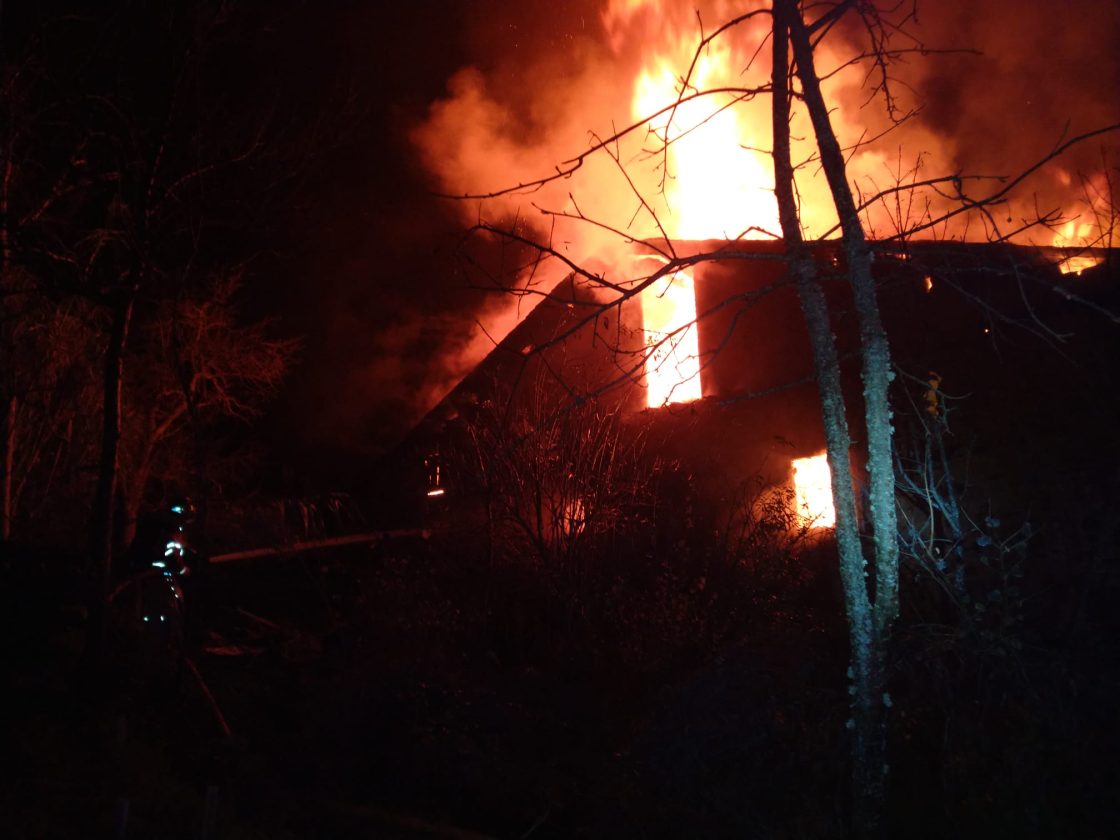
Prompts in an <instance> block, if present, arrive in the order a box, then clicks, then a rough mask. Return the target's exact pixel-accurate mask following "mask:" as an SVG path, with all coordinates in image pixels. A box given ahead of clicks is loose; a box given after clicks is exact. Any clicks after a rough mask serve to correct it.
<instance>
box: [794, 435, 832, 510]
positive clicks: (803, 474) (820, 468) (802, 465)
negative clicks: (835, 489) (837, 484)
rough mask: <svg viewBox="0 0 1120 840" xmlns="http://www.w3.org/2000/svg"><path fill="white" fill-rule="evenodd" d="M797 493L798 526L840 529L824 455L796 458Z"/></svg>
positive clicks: (795, 496) (829, 474) (795, 499)
mask: <svg viewBox="0 0 1120 840" xmlns="http://www.w3.org/2000/svg"><path fill="white" fill-rule="evenodd" d="M792 466H793V492H794V504H796V506H797V517H798V523H799V524H800V525H801V526H802V527H803V528H832V527H834V526H835V525H836V506H835V505H834V504H833V502H832V472H831V470H829V468H828V457H827V455H826V454H825V453H824V452H821V453H820V454H819V455H813V456H811V457H808V458H794V459H793V462H792Z"/></svg>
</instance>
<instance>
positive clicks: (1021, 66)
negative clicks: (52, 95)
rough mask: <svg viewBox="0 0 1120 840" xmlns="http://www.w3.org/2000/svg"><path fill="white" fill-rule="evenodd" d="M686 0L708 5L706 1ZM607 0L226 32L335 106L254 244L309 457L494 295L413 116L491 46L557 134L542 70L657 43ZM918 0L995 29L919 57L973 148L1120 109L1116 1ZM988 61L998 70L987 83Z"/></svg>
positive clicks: (501, 98) (504, 97)
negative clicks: (981, 78)
mask: <svg viewBox="0 0 1120 840" xmlns="http://www.w3.org/2000/svg"><path fill="white" fill-rule="evenodd" d="M148 5H151V4H148ZM156 5H157V6H158V5H159V4H156ZM187 5H190V4H187ZM669 5H670V6H673V8H674V9H677V10H678V11H683V12H684V13H687V14H689V15H691V14H692V12H691V9H692V4H680V6H679V7H678V6H675V5H673V4H669ZM234 6H237V4H234ZM602 6H603V3H600V2H594V1H593V0H579V2H564V3H557V2H554V0H553V2H544V1H543V0H532V1H531V2H520V3H517V4H513V3H508V2H502V0H426V2H422V3H417V4H401V3H384V2H373V0H365V2H362V1H361V0H349V2H346V1H344V0H332V2H311V0H280V1H279V2H273V3H269V4H262V5H261V7H260V8H261V11H260V12H259V13H258V12H256V11H255V10H254V11H253V12H252V13H251V14H250V15H249V17H248V18H247V19H249V20H255V19H256V18H258V17H259V25H255V26H250V27H249V29H251V30H252V31H251V33H250V32H246V33H245V35H244V44H243V45H241V44H236V43H235V44H232V45H226V49H227V51H226V53H225V54H224V58H222V59H221V61H224V62H225V63H224V65H222V70H221V72H225V73H227V74H228V76H229V83H230V84H231V85H232V86H233V87H235V88H236V89H237V90H238V91H240V95H243V96H244V97H245V102H246V108H249V109H251V108H253V107H257V106H259V102H260V101H261V100H262V99H268V98H269V97H273V98H277V99H278V101H280V102H282V103H283V104H282V106H281V107H280V111H281V113H282V114H283V117H284V119H285V120H287V121H288V124H289V125H290V126H293V127H294V126H296V125H299V124H301V123H314V124H316V126H317V128H316V132H317V133H316V137H317V138H318V139H317V141H316V143H315V144H314V145H313V146H312V147H309V148H308V149H307V152H306V154H305V155H304V156H303V159H302V160H300V161H299V165H298V167H297V168H298V169H299V170H300V172H299V175H298V177H297V178H296V179H295V180H296V181H297V182H298V184H297V186H296V187H294V188H293V189H291V190H289V191H287V192H286V193H284V197H283V200H282V201H277V202H276V204H275V205H274V206H272V207H270V208H269V209H268V210H265V211H263V215H264V216H265V217H266V218H265V220H264V227H265V228H266V229H267V231H268V232H267V234H266V235H264V236H263V237H262V239H261V248H260V250H259V254H258V256H257V258H256V259H254V260H253V262H252V263H251V266H252V275H251V291H252V296H251V301H252V304H253V307H252V308H253V309H254V314H275V315H278V316H279V317H280V319H281V320H280V325H281V328H282V329H283V331H284V332H286V333H289V334H295V335H302V336H304V340H305V348H304V351H303V356H302V361H301V364H300V367H299V369H298V370H297V372H296V373H295V375H294V376H293V377H292V380H291V382H290V385H289V387H288V388H287V390H286V392H285V394H284V396H283V398H282V399H281V400H280V401H279V403H278V405H277V406H276V409H275V410H274V411H273V412H272V414H271V415H270V416H269V418H267V419H266V422H265V427H266V428H267V429H268V430H269V432H268V433H269V435H270V436H271V437H272V438H273V439H274V441H275V442H276V444H277V445H278V446H279V447H281V448H283V449H285V450H287V451H289V452H290V453H292V454H293V455H294V456H296V457H297V459H298V458H299V455H300V453H308V456H307V460H308V461H309V462H310V461H321V460H322V458H323V456H324V453H335V454H341V455H343V456H348V455H349V454H352V453H364V454H373V453H376V452H378V451H379V450H381V449H382V448H383V447H385V446H386V445H388V444H391V442H392V441H393V440H394V438H395V437H396V436H399V435H400V434H402V433H403V432H404V431H406V430H407V429H408V427H409V425H410V424H411V423H412V422H414V421H415V419H417V414H418V411H419V409H420V407H421V406H422V405H423V404H424V403H425V401H430V400H431V399H432V395H433V393H434V391H433V387H435V388H436V389H437V390H438V386H439V384H440V383H441V382H445V378H441V376H440V368H441V365H442V363H443V360H445V359H446V358H448V357H450V356H454V354H455V352H456V348H457V347H459V346H461V345H462V343H463V342H464V340H465V337H466V334H467V332H468V331H469V329H470V328H471V326H472V324H473V321H474V317H475V313H476V312H479V311H482V310H484V309H485V304H484V302H483V300H482V298H481V297H480V294H479V293H478V292H477V291H472V290H470V289H467V288H464V282H463V278H462V273H461V271H460V270H459V266H458V265H457V261H456V252H455V242H456V236H455V234H456V231H458V230H460V229H461V227H462V218H463V210H464V208H463V207H455V206H450V205H449V204H448V203H447V202H446V201H443V200H440V199H436V198H434V197H432V196H431V195H430V193H429V190H431V189H435V188H439V187H441V186H447V185H446V184H440V183H439V182H438V181H437V180H436V179H435V178H434V177H433V176H432V175H429V174H427V173H426V172H425V169H424V166H423V165H422V163H421V161H420V160H419V156H418V154H417V150H416V149H415V147H414V145H413V143H412V141H411V140H410V132H412V131H413V130H414V129H415V127H416V126H417V125H418V124H419V123H421V122H422V121H424V120H425V119H426V118H427V116H428V113H429V108H430V107H431V105H432V104H433V103H434V102H436V101H437V100H439V99H440V98H442V97H446V96H447V91H448V87H447V85H448V80H449V79H451V78H452V77H453V75H454V74H455V73H456V71H457V70H459V69H460V68H463V67H465V66H473V67H475V68H477V69H478V71H479V72H480V73H481V76H482V77H483V78H484V79H485V80H486V85H487V88H486V89H487V93H488V95H489V96H491V97H492V98H493V99H494V101H496V102H499V103H501V104H502V105H503V106H504V107H506V108H508V112H509V114H511V115H513V117H514V118H515V119H516V120H517V131H520V132H521V133H522V135H523V136H520V137H517V138H515V139H516V140H517V141H518V142H521V143H523V144H525V145H526V146H532V145H534V144H539V141H540V137H541V135H542V134H547V124H544V123H542V122H541V120H540V118H539V115H540V113H541V111H542V91H543V90H553V91H555V90H558V89H562V88H563V85H564V83H565V82H566V80H567V79H568V78H569V77H571V76H574V75H575V74H576V72H577V71H578V70H579V65H580V64H581V62H594V61H600V62H602V61H603V60H604V56H606V58H607V60H608V61H609V60H615V61H617V62H619V65H620V70H622V67H623V66H624V62H625V61H628V60H632V59H633V57H634V55H636V54H638V53H640V52H641V49H642V45H641V44H630V45H624V47H623V50H622V52H621V53H616V54H615V55H616V56H617V57H616V58H615V59H611V58H610V56H608V55H607V52H606V47H605V44H604V41H605V40H606V39H605V36H604V32H603V27H602V23H601V19H600V10H601V8H602ZM126 7H127V8H142V7H145V4H143V3H139V4H138V3H132V4H128V3H126V4H75V3H73V2H71V3H55V4H51V3H33V2H26V0H25V2H21V3H12V2H10V0H9V2H7V3H5V5H4V6H3V23H4V26H5V29H6V31H5V48H6V50H8V52H9V54H11V52H12V51H13V49H17V48H18V44H19V41H20V39H21V37H22V36H23V35H25V34H26V32H30V31H32V30H33V28H34V22H35V21H36V20H40V21H41V20H46V19H48V18H49V17H50V16H51V15H52V14H57V13H58V12H60V11H63V10H66V9H74V8H78V9H80V10H81V11H82V13H83V14H86V15H95V14H97V12H94V11H91V10H93V9H105V10H106V13H108V10H111V9H116V10H118V11H119V9H121V8H126ZM686 7H687V8H686ZM1004 8H1007V9H1013V10H1014V14H1011V15H1008V14H1005V13H1004V12H1003V10H1002V9H1004ZM247 9H248V7H247V6H238V13H239V14H242V15H244V14H245V12H246V10H247ZM920 9H921V10H922V14H923V15H924V16H923V17H922V18H921V22H922V24H923V26H924V28H925V29H924V31H925V32H926V33H927V36H928V40H929V41H931V42H933V43H945V42H946V41H950V42H954V43H957V42H962V41H963V42H965V43H968V44H973V45H980V46H986V47H987V48H990V54H989V55H986V56H984V57H979V58H977V57H971V56H960V57H957V58H954V59H952V60H951V61H948V62H944V61H943V62H941V63H940V64H939V65H938V67H937V69H936V70H928V69H925V65H920V66H917V65H916V66H914V67H911V68H910V69H908V70H906V71H905V72H907V73H908V74H909V78H908V81H909V82H910V83H911V84H913V85H914V86H915V87H916V88H917V89H919V90H920V91H921V92H922V93H923V94H924V95H925V98H926V100H927V104H928V111H927V113H926V115H925V117H924V119H925V121H926V122H925V127H926V128H927V129H928V130H930V131H933V132H934V133H936V132H941V133H942V134H944V135H946V136H949V137H950V139H951V140H952V141H953V143H954V148H955V154H956V158H957V162H958V163H966V162H968V161H967V160H966V159H973V160H974V161H975V160H981V162H985V163H986V161H982V158H983V157H984V156H985V155H995V156H996V157H997V158H998V159H1004V158H1006V157H1008V156H1009V155H1010V156H1014V152H1015V150H1014V149H1012V148H1011V147H1010V146H1009V145H1008V144H1007V142H1004V143H1003V144H995V145H993V144H992V143H990V142H986V141H985V140H984V138H986V137H990V136H992V134H993V132H995V131H996V130H997V129H1000V130H1002V128H1006V126H1007V124H1008V123H1009V122H1013V123H1014V124H1015V131H1014V132H1011V133H1010V134H1009V133H1008V132H1006V131H1004V132H1003V134H1004V135H1006V136H1009V137H1013V138H1014V139H1015V141H1016V142H1019V141H1023V140H1025V139H1026V138H1028V137H1030V136H1037V137H1040V138H1043V142H1046V141H1047V140H1048V141H1049V142H1052V141H1053V140H1054V139H1055V138H1056V136H1057V135H1058V134H1059V133H1060V131H1061V125H1062V122H1063V120H1064V119H1065V117H1064V116H1063V115H1064V114H1066V113H1067V112H1069V111H1072V112H1074V114H1073V116H1074V118H1075V119H1078V120H1080V123H1079V124H1076V125H1075V126H1074V128H1075V129H1083V128H1085V127H1089V126H1092V125H1094V124H1100V123H1102V122H1104V121H1105V120H1107V119H1115V117H1116V113H1115V112H1116V97H1115V91H1116V90H1117V89H1118V88H1120V75H1118V71H1117V66H1118V65H1117V59H1116V53H1117V46H1118V42H1120V38H1118V36H1117V33H1118V29H1120V22H1118V13H1117V11H1116V4H1115V3H1114V2H1110V0H1092V2H1090V0H1080V2H1074V3H1071V4H1069V5H1068V7H1067V11H1066V12H1063V13H1062V21H1061V22H1060V25H1058V22H1056V21H1055V20H1054V17H1053V16H1054V15H1055V14H1056V13H1055V12H1054V6H1053V4H1052V3H1050V2H1044V0H1030V2H1015V3H1012V2H1010V0H1009V2H1006V3H991V2H989V3H979V4H978V3H974V2H969V0H954V2H939V3H932V2H930V3H926V4H923V5H921V6H920ZM138 19H139V18H138ZM708 19H709V20H714V15H711V16H709V18H708ZM1009 45H1010V46H1009ZM604 66H605V67H608V68H609V67H610V65H609V64H606V65H604ZM622 72H626V73H630V72H632V71H631V70H629V69H626V70H623V71H622ZM978 72H979V73H983V74H985V77H986V79H987V83H986V84H985V85H983V86H977V85H975V84H973V83H972V80H974V79H975V77H976V75H977V73H978ZM545 112H547V109H545ZM454 148H455V141H454V139H451V140H449V143H448V149H449V151H451V150H454ZM982 150H983V151H982Z"/></svg>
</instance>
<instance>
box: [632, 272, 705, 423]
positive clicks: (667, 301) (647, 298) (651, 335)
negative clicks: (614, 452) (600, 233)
mask: <svg viewBox="0 0 1120 840" xmlns="http://www.w3.org/2000/svg"><path fill="white" fill-rule="evenodd" d="M641 300H642V326H643V331H644V333H645V346H646V348H647V349H646V352H647V353H648V355H647V356H646V389H647V395H646V405H648V406H649V407H650V408H660V407H661V406H663V405H667V404H669V403H683V402H691V401H692V400H698V399H700V396H701V393H700V346H699V340H698V338H697V334H696V333H697V330H696V289H695V284H694V283H693V280H692V275H691V274H688V273H687V272H684V271H678V272H677V273H676V274H673V275H670V276H668V277H663V278H660V279H659V280H658V281H657V282H656V283H654V284H653V285H652V286H650V287H649V288H648V289H646V290H645V291H644V292H643V293H642V296H641Z"/></svg>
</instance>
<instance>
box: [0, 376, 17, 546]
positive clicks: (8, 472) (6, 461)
mask: <svg viewBox="0 0 1120 840" xmlns="http://www.w3.org/2000/svg"><path fill="white" fill-rule="evenodd" d="M18 409H19V400H18V399H17V398H16V397H15V396H9V397H8V399H7V402H6V404H5V406H4V416H3V422H2V423H0V540H8V539H11V537H12V517H13V516H14V513H15V512H14V511H13V510H12V508H13V507H14V503H13V499H12V472H13V470H14V469H15V455H16V429H17V425H18V424H17V416H18Z"/></svg>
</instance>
